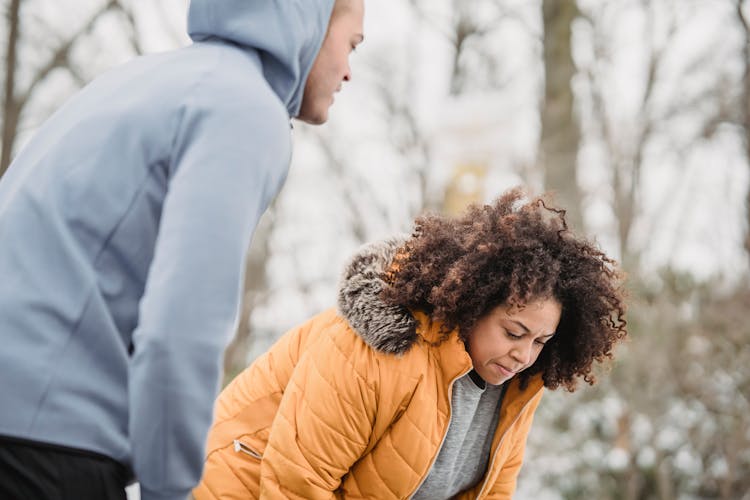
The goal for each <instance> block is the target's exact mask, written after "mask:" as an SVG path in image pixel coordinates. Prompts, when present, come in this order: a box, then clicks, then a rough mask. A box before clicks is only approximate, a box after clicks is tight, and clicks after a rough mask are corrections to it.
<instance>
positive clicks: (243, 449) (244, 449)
mask: <svg viewBox="0 0 750 500" xmlns="http://www.w3.org/2000/svg"><path fill="white" fill-rule="evenodd" d="M234 451H236V452H237V453H244V454H246V455H250V456H251V457H253V458H257V459H258V460H263V455H261V454H260V453H258V452H257V451H255V450H253V449H252V448H250V447H249V446H248V445H246V444H245V443H243V442H242V441H240V440H239V439H235V440H234Z"/></svg>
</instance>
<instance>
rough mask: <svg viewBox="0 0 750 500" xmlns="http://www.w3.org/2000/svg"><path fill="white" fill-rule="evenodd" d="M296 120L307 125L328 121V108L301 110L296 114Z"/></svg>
mask: <svg viewBox="0 0 750 500" xmlns="http://www.w3.org/2000/svg"><path fill="white" fill-rule="evenodd" d="M297 120H299V121H301V122H305V123H307V124H309V125H322V124H324V123H325V122H327V121H328V108H326V109H321V110H314V111H313V110H308V111H305V110H302V111H301V112H300V114H298V115H297Z"/></svg>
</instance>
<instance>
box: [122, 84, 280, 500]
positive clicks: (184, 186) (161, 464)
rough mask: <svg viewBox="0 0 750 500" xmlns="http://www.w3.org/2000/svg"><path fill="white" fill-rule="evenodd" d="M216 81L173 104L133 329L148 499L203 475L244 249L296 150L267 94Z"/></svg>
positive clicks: (134, 403)
mask: <svg viewBox="0 0 750 500" xmlns="http://www.w3.org/2000/svg"><path fill="white" fill-rule="evenodd" d="M204 90H205V89H204ZM211 90H212V92H211V93H214V97H213V98H211V97H210V96H208V95H207V94H208V93H209V92H205V91H204V92H203V93H202V95H203V96H204V97H202V98H201V97H200V96H196V95H193V96H191V99H192V100H191V101H190V104H189V105H185V107H184V108H183V109H181V110H180V112H179V113H176V117H175V127H176V129H177V132H176V134H175V136H174V138H173V149H172V156H171V158H170V161H169V165H168V167H167V168H168V169H169V170H170V172H169V185H168V192H167V196H166V198H165V200H164V204H163V207H162V212H161V218H160V226H159V234H158V237H157V241H156V247H155V249H154V257H153V260H152V262H151V266H150V269H149V274H148V280H147V283H146V285H145V290H144V294H143V296H142V298H141V302H140V310H139V322H138V325H137V328H136V329H135V331H134V333H133V344H134V353H133V356H132V358H131V361H130V368H129V399H130V405H129V422H128V426H129V436H130V440H131V446H132V455H133V468H134V470H135V473H136V476H137V479H138V481H139V482H140V485H141V498H142V499H143V500H156V499H178V498H179V499H184V498H185V497H186V496H187V494H188V493H189V491H190V489H191V488H192V487H193V486H195V484H196V483H197V482H198V480H199V479H200V475H201V469H202V466H203V457H204V447H205V440H206V434H207V431H208V428H209V425H210V422H211V416H212V406H213V401H214V398H215V397H216V394H217V392H218V389H219V384H220V377H221V356H222V352H223V350H224V348H225V346H226V344H227V342H228V341H229V339H230V337H231V335H232V333H233V332H234V328H235V324H236V315H237V309H238V304H239V300H240V294H241V286H242V278H243V276H242V275H243V272H244V260H245V253H246V251H247V248H248V246H249V242H250V237H251V235H252V232H253V230H254V228H255V225H256V223H257V221H258V219H259V217H260V215H261V214H262V213H263V211H264V210H265V209H266V207H267V206H268V204H269V202H270V201H271V199H272V197H273V196H274V195H275V194H276V192H277V191H278V189H279V188H280V186H281V183H282V182H283V179H284V177H285V175H286V171H287V168H288V162H289V157H290V144H289V142H290V137H289V123H288V119H285V118H286V116H285V112H280V110H279V109H276V107H274V106H272V104H273V103H268V102H266V103H259V104H257V107H256V108H254V107H253V105H251V104H245V105H242V104H241V103H237V102H229V101H230V99H229V98H227V97H226V96H225V97H224V101H223V102H219V101H220V99H216V97H215V93H216V92H219V91H220V89H211ZM266 100H270V99H266ZM279 107H280V105H279ZM282 109H283V108H282Z"/></svg>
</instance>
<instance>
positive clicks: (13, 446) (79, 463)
mask: <svg viewBox="0 0 750 500" xmlns="http://www.w3.org/2000/svg"><path fill="white" fill-rule="evenodd" d="M130 476H131V474H129V472H128V469H127V468H126V467H124V466H123V465H122V464H120V463H118V462H116V461H114V460H112V459H110V458H108V457H105V456H103V455H98V454H96V453H90V452H87V451H82V450H73V449H68V448H63V447H58V446H54V445H47V444H43V443H36V442H30V441H25V440H18V439H14V438H6V437H2V436H0V499H3V500H88V499H91V500H110V499H113V500H125V499H126V495H125V486H126V485H127V483H128V481H129V479H130Z"/></svg>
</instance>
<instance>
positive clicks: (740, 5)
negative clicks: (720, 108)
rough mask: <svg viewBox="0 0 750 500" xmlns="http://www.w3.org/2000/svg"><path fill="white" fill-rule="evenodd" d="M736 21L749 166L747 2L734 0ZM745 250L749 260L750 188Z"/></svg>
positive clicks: (741, 119)
mask: <svg viewBox="0 0 750 500" xmlns="http://www.w3.org/2000/svg"><path fill="white" fill-rule="evenodd" d="M735 5H736V12H737V20H738V21H739V26H740V30H741V33H742V42H743V46H742V67H743V72H742V84H741V90H740V98H739V115H740V116H739V123H740V126H741V127H742V129H743V132H744V139H745V154H746V157H747V161H748V165H750V21H748V18H747V15H746V14H745V8H746V7H747V2H746V1H745V0H735ZM745 250H746V252H747V254H748V257H749V258H750V186H749V187H748V191H747V196H746V198H745Z"/></svg>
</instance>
